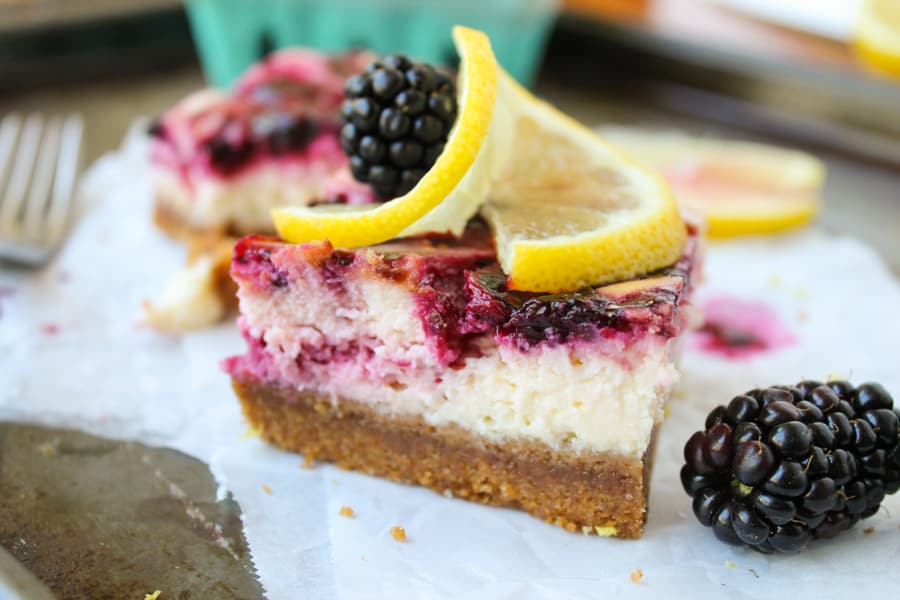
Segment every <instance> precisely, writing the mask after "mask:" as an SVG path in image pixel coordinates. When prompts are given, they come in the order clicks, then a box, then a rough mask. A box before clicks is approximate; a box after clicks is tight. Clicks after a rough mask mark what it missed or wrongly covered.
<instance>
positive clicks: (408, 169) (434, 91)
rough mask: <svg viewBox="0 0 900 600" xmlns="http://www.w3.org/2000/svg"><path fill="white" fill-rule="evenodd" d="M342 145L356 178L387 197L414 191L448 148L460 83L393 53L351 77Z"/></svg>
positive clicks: (346, 89)
mask: <svg viewBox="0 0 900 600" xmlns="http://www.w3.org/2000/svg"><path fill="white" fill-rule="evenodd" d="M344 93H345V95H346V99H345V100H344V103H343V105H342V106H341V121H342V123H343V125H342V127H341V148H343V150H344V152H345V153H346V154H347V156H349V157H350V171H351V172H352V173H353V177H354V178H356V179H357V180H358V181H361V182H363V183H368V184H370V185H371V186H372V189H373V190H374V191H375V193H376V194H377V195H378V196H379V197H380V198H382V199H389V198H396V197H397V196H402V195H403V194H405V193H406V192H408V191H409V190H411V189H412V188H413V187H414V186H415V185H416V184H417V183H418V182H419V180H420V179H422V177H423V176H424V175H425V171H427V170H428V169H429V168H430V167H431V165H433V164H434V161H435V160H436V159H437V157H438V155H439V154H440V153H441V151H443V149H444V143H445V142H446V141H447V135H448V134H449V133H450V128H451V127H453V123H454V121H456V112H457V106H456V86H455V85H454V83H453V80H452V79H451V78H450V77H449V76H447V75H446V74H444V73H441V72H439V71H437V70H435V68H434V67H432V66H431V65H427V64H424V63H414V62H412V61H410V60H409V59H408V58H407V57H405V56H402V55H400V54H391V55H390V56H386V57H384V58H383V59H381V60H380V61H376V62H374V63H372V64H370V65H369V66H368V67H366V69H365V71H364V72H362V73H360V74H358V75H354V76H352V77H350V78H349V79H347V81H346V83H345V85H344Z"/></svg>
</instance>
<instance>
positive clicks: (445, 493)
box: [441, 489, 453, 498]
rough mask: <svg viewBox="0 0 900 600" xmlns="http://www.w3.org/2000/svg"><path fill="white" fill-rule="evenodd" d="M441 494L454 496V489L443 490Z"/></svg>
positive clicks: (445, 496) (447, 496)
mask: <svg viewBox="0 0 900 600" xmlns="http://www.w3.org/2000/svg"><path fill="white" fill-rule="evenodd" d="M441 495H442V496H444V498H452V497H453V490H450V489H447V490H444V491H443V492H441Z"/></svg>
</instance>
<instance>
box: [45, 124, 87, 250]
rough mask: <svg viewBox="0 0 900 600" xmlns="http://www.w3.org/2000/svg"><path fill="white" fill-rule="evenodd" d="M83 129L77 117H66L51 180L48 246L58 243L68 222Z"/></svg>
mask: <svg viewBox="0 0 900 600" xmlns="http://www.w3.org/2000/svg"><path fill="white" fill-rule="evenodd" d="M83 130H84V122H83V121H82V119H81V115H78V114H74V115H69V116H68V117H67V118H66V120H65V123H64V124H63V126H62V131H61V133H60V145H59V160H58V161H57V165H56V178H55V179H54V181H53V194H52V195H51V197H50V209H49V212H48V214H47V240H48V242H49V243H50V244H56V242H57V241H59V239H60V238H61V237H62V235H63V233H64V232H65V229H66V223H67V221H68V219H69V212H70V209H71V207H72V199H73V198H72V196H73V189H72V188H73V187H74V185H75V176H76V174H77V173H78V160H79V153H80V151H81V135H82V131H83Z"/></svg>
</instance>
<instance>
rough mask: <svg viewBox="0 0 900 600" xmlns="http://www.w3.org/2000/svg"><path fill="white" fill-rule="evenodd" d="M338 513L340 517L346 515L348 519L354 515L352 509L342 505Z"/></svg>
mask: <svg viewBox="0 0 900 600" xmlns="http://www.w3.org/2000/svg"><path fill="white" fill-rule="evenodd" d="M338 514H339V515H341V516H342V517H347V518H348V519H352V518H353V517H355V516H356V513H355V512H353V509H352V508H351V507H349V506H342V507H341V510H340V511H338Z"/></svg>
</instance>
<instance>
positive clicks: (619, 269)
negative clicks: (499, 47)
mask: <svg viewBox="0 0 900 600" xmlns="http://www.w3.org/2000/svg"><path fill="white" fill-rule="evenodd" d="M499 94H500V99H501V100H500V102H502V104H500V102H498V105H502V106H503V107H504V108H505V109H506V110H508V111H509V113H510V114H512V115H514V123H513V125H512V128H511V131H513V132H514V139H513V141H512V145H511V147H512V149H513V152H514V154H511V156H510V159H509V160H508V162H507V164H506V166H505V168H504V169H503V170H502V171H501V172H500V173H499V174H498V175H497V177H496V179H495V180H494V182H493V184H492V187H491V195H490V198H489V199H488V201H487V203H486V204H485V206H484V207H482V214H483V215H484V216H485V218H486V219H487V221H488V222H489V224H490V225H491V228H492V229H493V231H494V239H495V242H496V244H497V254H498V257H499V259H500V264H501V266H502V267H503V270H504V271H505V272H506V273H507V275H508V276H509V285H510V287H511V288H512V289H519V290H529V291H541V292H557V291H564V290H574V289H578V288H582V287H585V286H592V285H600V284H603V283H608V282H610V281H615V280H619V279H628V278H630V277H634V276H636V275H641V274H644V273H648V272H650V271H653V270H656V269H659V268H662V267H665V266H667V265H670V264H672V263H673V262H675V261H676V260H677V259H678V258H679V256H680V255H681V252H682V250H683V248H684V243H685V239H686V235H687V233H686V228H685V225H684V223H683V221H682V220H681V215H680V214H679V212H678V208H677V205H676V203H675V201H674V199H673V198H672V196H671V194H670V193H669V190H668V189H667V188H666V186H665V185H664V184H663V182H662V181H661V180H660V179H659V178H658V177H656V176H653V175H651V174H650V173H648V172H647V171H644V170H643V169H641V168H639V167H638V166H636V165H635V164H633V163H630V162H628V161H627V160H626V159H624V158H623V157H622V156H621V155H620V154H619V153H618V152H617V151H616V150H614V149H613V148H612V147H611V146H609V145H608V144H606V143H605V142H604V141H603V140H602V139H601V138H599V137H598V136H597V135H596V134H595V133H594V132H592V131H591V130H589V129H587V128H586V127H584V126H583V125H581V124H580V123H578V122H577V121H575V120H573V119H571V118H570V117H567V116H566V115H564V114H562V113H561V112H559V111H558V110H556V109H555V108H554V107H553V106H551V105H549V104H547V103H545V102H542V101H540V100H538V99H536V98H535V97H534V96H532V95H531V94H529V93H528V92H527V91H526V90H525V89H524V88H522V87H521V86H520V85H519V84H518V83H516V82H515V81H514V80H513V79H512V78H511V77H509V76H508V75H507V74H506V73H505V72H503V71H502V70H501V72H500V88H499Z"/></svg>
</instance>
